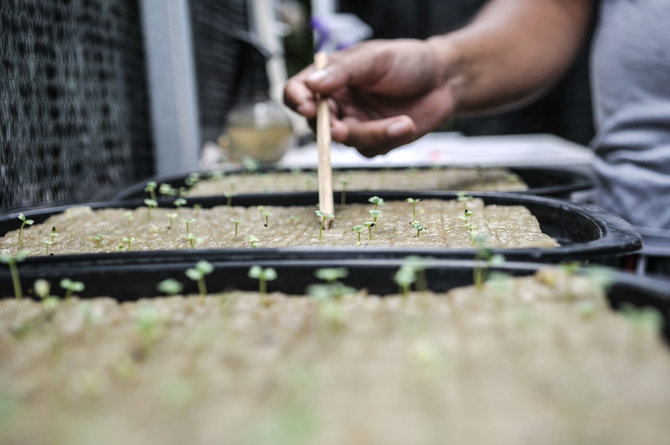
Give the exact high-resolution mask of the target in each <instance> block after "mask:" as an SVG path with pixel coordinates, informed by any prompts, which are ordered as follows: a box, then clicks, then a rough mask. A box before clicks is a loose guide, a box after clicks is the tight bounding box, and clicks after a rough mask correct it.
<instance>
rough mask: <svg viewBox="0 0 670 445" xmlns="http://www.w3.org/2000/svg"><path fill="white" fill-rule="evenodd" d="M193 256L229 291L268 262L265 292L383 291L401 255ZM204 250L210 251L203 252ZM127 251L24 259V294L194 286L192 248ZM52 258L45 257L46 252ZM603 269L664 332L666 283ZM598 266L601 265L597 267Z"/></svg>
mask: <svg viewBox="0 0 670 445" xmlns="http://www.w3.org/2000/svg"><path fill="white" fill-rule="evenodd" d="M204 253H205V254H204V255H201V256H200V257H198V260H199V259H205V260H207V261H209V262H210V263H211V264H212V265H213V266H214V271H213V272H212V273H211V274H209V275H207V276H206V282H207V288H208V289H209V291H210V292H221V291H229V290H250V291H253V290H257V289H258V281H257V280H254V279H252V278H250V277H249V276H248V271H249V269H250V268H251V267H252V266H260V267H262V268H268V267H272V268H274V269H275V271H276V272H277V278H276V279H275V280H273V281H270V282H268V291H271V292H284V293H287V294H297V295H300V294H305V292H306V290H307V287H308V286H309V285H310V284H314V283H315V282H317V281H318V280H317V279H316V278H314V273H315V271H316V270H318V269H322V268H345V269H347V271H348V275H347V276H346V277H345V278H342V279H341V280H340V281H341V282H342V283H343V284H345V285H347V286H350V287H352V288H356V289H366V290H367V291H368V292H369V293H371V294H377V295H387V294H392V293H397V292H398V286H397V285H396V283H395V281H394V275H395V274H396V272H397V271H398V269H399V268H400V266H401V265H402V264H403V260H401V259H368V260H366V261H359V260H356V259H346V258H333V259H327V258H320V259H315V260H309V261H305V260H288V259H281V260H277V259H276V258H259V257H248V258H236V259H234V260H231V259H230V258H222V257H220V256H218V257H217V256H216V255H212V254H211V252H204ZM208 254H209V255H208ZM131 256H132V255H131V254H129V253H122V254H119V255H118V257H117V258H111V257H110V256H107V258H104V259H100V260H98V261H96V262H91V263H88V264H81V263H80V262H78V261H76V260H75V259H74V258H72V257H70V258H68V259H67V260H64V261H60V262H53V261H52V262H48V261H47V262H45V263H44V264H36V263H34V262H32V263H31V262H28V261H27V262H25V263H20V264H19V273H20V280H21V285H22V288H23V292H24V295H26V296H29V297H34V291H33V289H32V283H34V282H35V280H37V279H40V278H41V279H45V280H47V281H50V282H51V283H58V282H59V280H60V279H62V278H64V277H67V278H70V279H71V280H74V281H81V282H83V283H84V285H85V289H84V290H83V291H81V292H78V293H77V295H79V296H80V297H82V298H90V297H95V296H110V297H113V298H115V299H117V300H119V301H132V300H136V299H140V298H150V297H154V296H156V295H157V294H158V291H157V284H158V283H159V282H161V281H163V280H165V279H168V278H172V279H175V280H177V281H180V282H182V283H183V285H184V293H197V292H198V289H197V286H196V284H195V282H193V281H191V280H189V279H188V278H186V276H185V274H184V272H185V271H186V270H187V269H188V268H192V267H193V266H194V264H195V261H196V259H195V258H194V257H193V256H191V255H187V254H185V255H174V256H172V257H170V258H169V259H166V261H163V262H161V263H160V264H158V263H156V262H153V261H151V260H150V259H148V258H140V259H136V260H137V261H133V262H132V264H129V263H128V261H126V260H128V259H129V258H130V257H131ZM50 259H51V258H50ZM422 264H423V266H424V267H425V281H426V285H427V288H428V290H431V291H434V292H446V291H448V290H450V289H452V288H454V287H459V286H469V285H471V284H472V283H473V267H474V266H481V265H484V264H485V263H484V262H475V261H472V260H453V259H435V258H423V259H422ZM541 267H546V265H543V264H540V263H529V262H506V263H504V264H502V265H496V266H491V267H490V268H488V269H487V272H488V273H489V274H491V273H493V272H501V273H505V274H508V275H512V276H524V275H529V274H532V273H535V272H537V270H538V269H539V268H541ZM602 270H605V271H606V272H605V273H606V276H607V279H608V281H609V282H610V287H609V288H608V290H607V298H608V300H609V302H610V304H611V305H612V307H613V308H615V309H616V308H619V307H621V306H622V305H624V304H631V305H633V306H636V307H651V308H655V309H657V310H658V311H659V313H660V314H661V315H662V316H663V319H664V333H665V335H666V337H667V338H668V339H670V291H669V290H668V282H667V281H665V280H661V279H655V278H650V277H640V276H635V275H631V274H627V273H623V272H619V271H615V270H613V269H604V268H603V269H602ZM600 273H601V274H602V273H603V272H602V271H601V272H600ZM57 287H58V286H57V285H54V286H52V293H54V294H60V295H61V296H62V295H63V292H64V291H63V290H62V289H58V288H57ZM11 295H13V287H12V281H11V277H10V274H9V272H8V270H7V268H1V269H0V296H3V297H7V296H11Z"/></svg>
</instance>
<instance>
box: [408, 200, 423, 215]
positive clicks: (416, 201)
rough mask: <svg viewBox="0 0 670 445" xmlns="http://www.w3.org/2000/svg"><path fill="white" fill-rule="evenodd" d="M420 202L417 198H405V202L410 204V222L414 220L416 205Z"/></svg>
mask: <svg viewBox="0 0 670 445" xmlns="http://www.w3.org/2000/svg"><path fill="white" fill-rule="evenodd" d="M419 201H421V199H419V198H417V199H414V198H407V202H409V203H410V204H412V220H416V204H417V203H418V202H419Z"/></svg>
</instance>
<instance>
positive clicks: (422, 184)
mask: <svg viewBox="0 0 670 445" xmlns="http://www.w3.org/2000/svg"><path fill="white" fill-rule="evenodd" d="M317 189H318V179H317V176H316V173H315V172H302V171H296V172H294V173H278V172H268V173H255V174H254V173H244V174H234V175H228V176H223V177H216V178H212V179H208V180H203V181H200V182H198V183H197V184H195V185H194V186H193V187H192V188H191V189H189V190H188V191H186V192H185V193H184V196H210V195H223V194H225V193H268V192H273V193H275V192H298V191H315V190H317ZM333 189H334V190H336V191H339V190H343V189H345V190H464V191H468V190H469V191H516V190H527V189H528V186H527V185H526V184H525V183H524V182H523V181H522V180H521V179H520V178H519V177H518V176H517V175H515V174H513V173H512V172H510V171H509V170H507V169H504V168H482V169H475V168H448V169H443V168H434V169H407V170H380V171H370V170H367V171H366V170H348V171H338V170H336V171H334V172H333Z"/></svg>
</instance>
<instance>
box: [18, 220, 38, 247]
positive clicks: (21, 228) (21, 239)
mask: <svg viewBox="0 0 670 445" xmlns="http://www.w3.org/2000/svg"><path fill="white" fill-rule="evenodd" d="M17 218H19V219H20V220H21V227H19V242H18V245H19V246H21V244H22V243H23V227H25V226H32V225H33V224H35V221H34V220H32V219H26V215H24V214H23V213H19V216H18V217H17Z"/></svg>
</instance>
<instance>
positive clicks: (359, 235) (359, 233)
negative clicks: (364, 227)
mask: <svg viewBox="0 0 670 445" xmlns="http://www.w3.org/2000/svg"><path fill="white" fill-rule="evenodd" d="M358 242H359V243H360V242H361V232H358Z"/></svg>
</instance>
